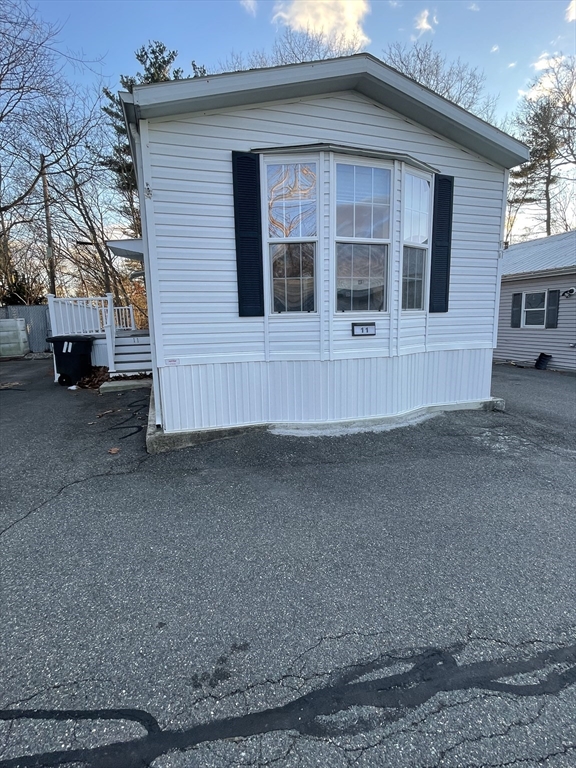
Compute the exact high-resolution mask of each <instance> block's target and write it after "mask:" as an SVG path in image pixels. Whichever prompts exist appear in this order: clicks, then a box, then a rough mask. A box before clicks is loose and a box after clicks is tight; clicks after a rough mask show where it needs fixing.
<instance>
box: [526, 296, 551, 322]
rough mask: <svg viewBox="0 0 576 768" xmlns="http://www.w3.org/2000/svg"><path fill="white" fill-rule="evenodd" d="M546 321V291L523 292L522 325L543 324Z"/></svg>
mask: <svg viewBox="0 0 576 768" xmlns="http://www.w3.org/2000/svg"><path fill="white" fill-rule="evenodd" d="M545 321H546V291H539V292H538V293H525V294H524V325H539V326H544V325H545Z"/></svg>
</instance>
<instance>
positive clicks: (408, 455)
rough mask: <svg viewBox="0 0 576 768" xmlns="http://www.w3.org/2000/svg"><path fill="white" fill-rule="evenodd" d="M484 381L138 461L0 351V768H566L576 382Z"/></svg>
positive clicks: (136, 408)
mask: <svg viewBox="0 0 576 768" xmlns="http://www.w3.org/2000/svg"><path fill="white" fill-rule="evenodd" d="M493 394H494V395H496V396H500V397H504V398H505V399H506V400H507V410H506V412H503V413H501V412H483V411H474V412H464V411H462V412H455V413H450V414H447V415H441V416H437V417H435V418H433V419H430V420H428V421H426V422H423V423H421V424H419V425H417V426H411V427H407V428H403V429H398V430H394V431H390V432H381V433H373V434H361V435H351V436H347V437H338V438H335V437H323V438H301V437H280V436H276V435H271V434H268V433H264V434H262V433H252V434H250V433H248V434H245V435H241V436H238V437H234V438H231V439H228V440H221V441H217V442H213V443H208V444H205V445H202V446H198V447H195V448H188V449H184V450H181V451H177V452H174V453H170V454H160V455H156V456H148V455H147V454H146V452H145V445H144V429H145V424H146V413H147V398H148V393H147V392H146V391H142V390H140V391H138V390H136V391H133V392H129V393H122V394H107V395H103V396H102V395H98V394H96V393H94V392H91V391H85V390H76V391H69V390H67V389H65V388H61V387H58V386H56V385H54V384H53V381H52V377H51V364H50V361H23V362H4V363H2V364H0V408H1V411H0V417H1V433H0V435H1V455H0V461H1V464H0V467H1V473H2V492H1V496H0V504H1V508H2V517H1V519H0V530H1V535H0V567H1V589H2V595H1V610H2V615H1V639H0V649H1V659H0V660H1V665H0V666H1V669H0V708H1V709H2V712H1V713H0V768H7V766H33V765H34V766H48V765H75V766H84V765H89V766H102V767H104V766H109V767H110V766H114V767H115V766H118V768H131V766H147V765H152V766H154V768H181V767H184V766H186V767H188V766H197V767H198V768H200V767H202V768H204V767H205V766H206V767H208V766H215V767H218V768H220V767H221V766H269V765H274V766H276V767H277V768H288V767H289V766H299V767H300V766H303V767H306V766H321V767H323V768H325V767H327V766H328V767H330V768H332V766H334V768H340V766H342V767H344V766H346V767H347V766H352V765H354V766H359V767H360V768H362V767H366V766H386V767H387V768H397V767H398V768H406V767H408V768H424V767H426V768H435V767H436V766H451V767H453V768H464V767H465V766H466V767H468V768H473V767H474V768H476V767H478V766H484V767H486V768H487V767H488V766H509V765H514V766H515V767H516V768H534V767H535V766H541V765H545V766H549V767H550V768H560V767H561V766H562V767H563V766H575V765H576V718H575V717H574V712H575V711H576V567H575V564H576V495H575V484H574V477H575V472H574V469H575V461H574V460H575V458H576V432H575V429H574V427H575V426H576V378H575V377H573V376H570V375H565V374H559V373H554V372H551V371H535V370H532V369H518V368H511V367H507V366H498V367H496V368H495V374H494V385H493ZM110 449H119V450H113V452H112V453H111V452H110Z"/></svg>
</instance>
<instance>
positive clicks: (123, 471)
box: [0, 456, 150, 537]
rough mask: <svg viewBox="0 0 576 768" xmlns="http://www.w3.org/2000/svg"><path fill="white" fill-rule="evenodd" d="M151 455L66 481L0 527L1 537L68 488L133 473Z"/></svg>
mask: <svg viewBox="0 0 576 768" xmlns="http://www.w3.org/2000/svg"><path fill="white" fill-rule="evenodd" d="M149 458H150V457H149V456H144V457H143V458H141V459H138V460H137V463H136V466H135V467H131V468H127V469H121V470H114V468H111V469H110V470H108V471H107V472H96V473H95V474H93V475H88V476H87V477H81V478H79V479H78V480H72V481H71V482H69V483H66V484H65V485H62V486H60V487H59V488H58V489H57V490H56V491H55V492H54V493H53V494H52V496H50V497H49V498H47V499H45V500H44V501H43V502H41V503H40V504H38V505H36V506H35V507H32V509H29V510H28V512H26V513H25V514H24V515H21V516H20V517H18V518H16V519H15V520H12V522H11V523H10V524H9V525H7V526H6V527H5V528H2V529H0V537H2V536H3V535H4V534H5V533H8V531H10V530H11V529H12V528H14V527H15V526H16V525H18V524H19V523H21V522H23V521H24V520H26V519H27V518H28V517H30V515H33V514H34V512H38V511H39V510H41V509H42V507H45V506H46V505H47V504H50V503H51V502H52V501H54V500H55V499H57V498H58V496H60V494H62V493H64V491H66V490H67V489H68V488H71V487H72V486H74V485H80V484H81V483H87V482H89V481H90V480H96V479H97V478H99V477H115V476H126V475H131V474H133V473H135V472H138V470H139V469H140V467H141V466H142V464H144V463H145V462H146V461H148V459H149Z"/></svg>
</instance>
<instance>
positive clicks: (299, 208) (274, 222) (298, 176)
mask: <svg viewBox="0 0 576 768" xmlns="http://www.w3.org/2000/svg"><path fill="white" fill-rule="evenodd" d="M266 173H267V185H268V234H269V236H270V237H278V238H290V237H315V236H316V163H285V164H284V163H282V164H271V165H268V166H267V167H266Z"/></svg>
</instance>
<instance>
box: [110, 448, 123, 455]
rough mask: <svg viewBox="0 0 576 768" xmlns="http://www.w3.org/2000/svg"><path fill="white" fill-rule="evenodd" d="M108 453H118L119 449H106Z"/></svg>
mask: <svg viewBox="0 0 576 768" xmlns="http://www.w3.org/2000/svg"><path fill="white" fill-rule="evenodd" d="M108 453H114V454H116V453H120V448H108Z"/></svg>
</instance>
